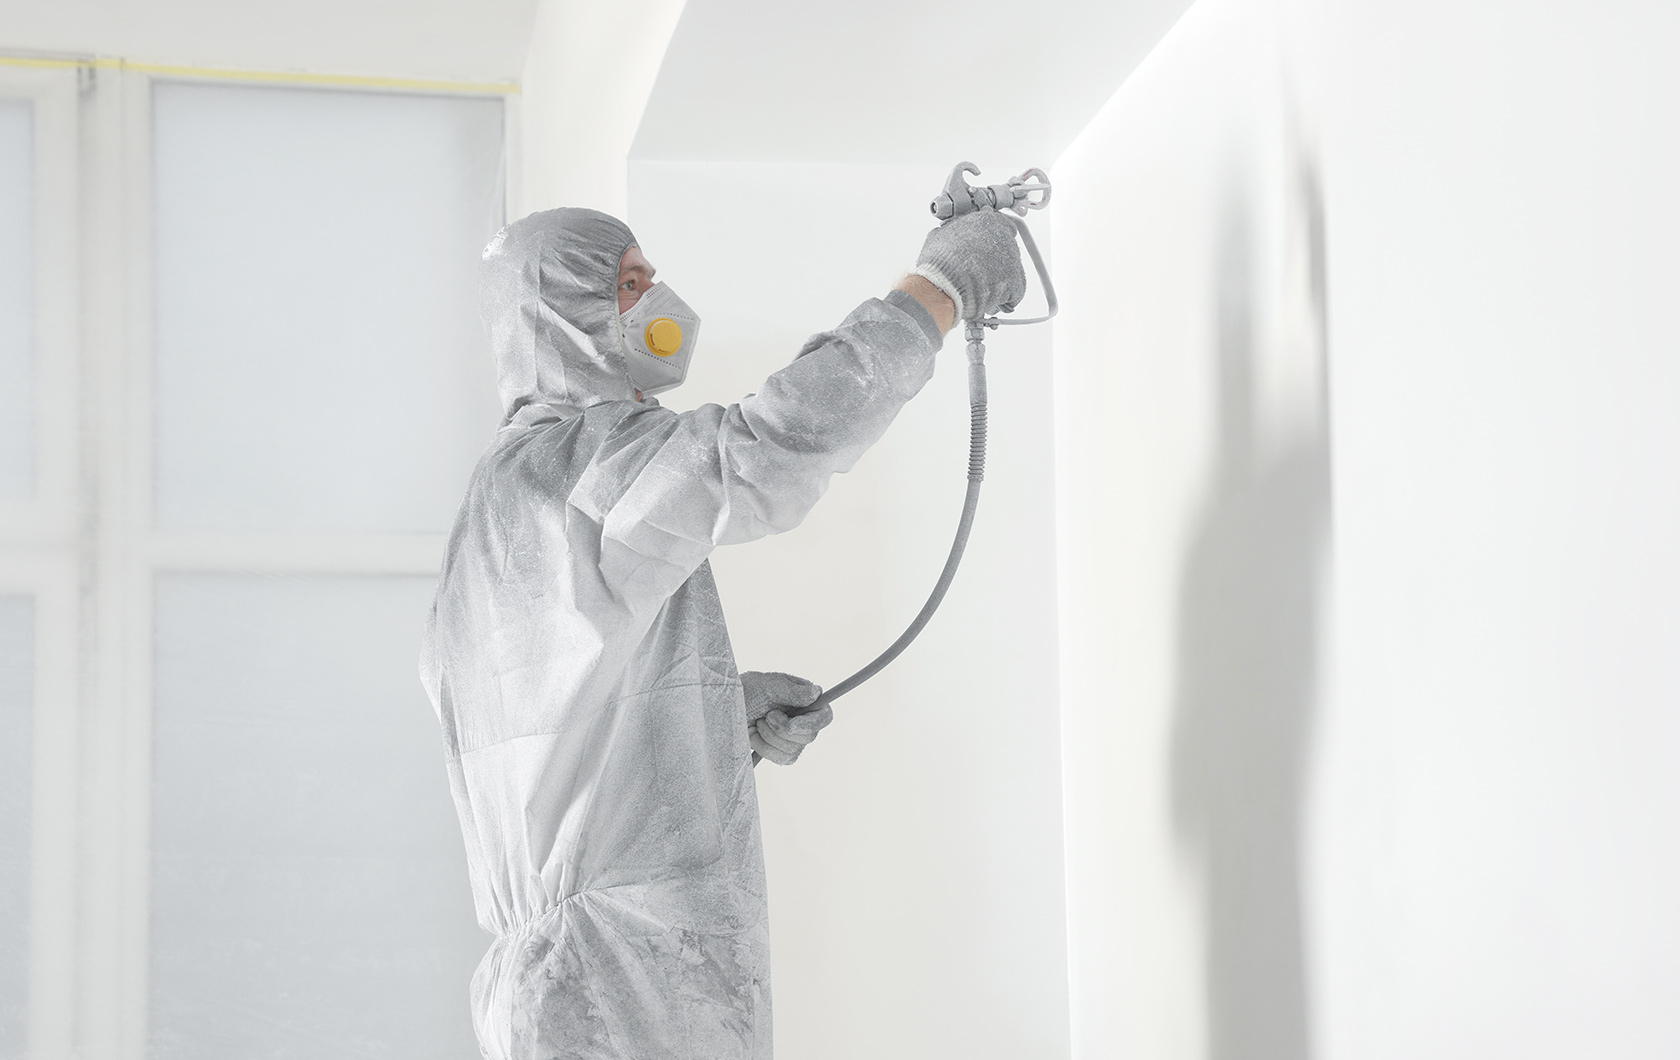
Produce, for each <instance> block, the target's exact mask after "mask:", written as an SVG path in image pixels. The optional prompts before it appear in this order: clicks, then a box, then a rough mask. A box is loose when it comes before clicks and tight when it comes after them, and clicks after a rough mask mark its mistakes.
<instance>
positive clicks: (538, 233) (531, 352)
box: [479, 208, 636, 426]
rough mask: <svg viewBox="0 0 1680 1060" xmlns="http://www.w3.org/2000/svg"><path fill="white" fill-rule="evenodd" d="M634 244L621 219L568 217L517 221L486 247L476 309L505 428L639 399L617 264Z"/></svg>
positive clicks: (556, 214)
mask: <svg viewBox="0 0 1680 1060" xmlns="http://www.w3.org/2000/svg"><path fill="white" fill-rule="evenodd" d="M635 242H636V237H635V235H633V234H632V233H631V231H630V228H629V226H628V225H626V224H625V223H624V222H623V221H620V220H618V219H617V218H616V217H611V216H609V215H607V214H604V213H599V212H597V211H595V210H581V209H572V208H563V209H559V210H544V211H543V212H541V213H534V214H532V215H531V216H529V217H526V218H523V219H521V220H518V221H515V222H513V223H512V224H510V225H508V226H507V227H506V228H503V229H502V230H501V231H500V232H498V233H496V236H495V238H494V239H492V240H490V244H489V245H488V246H486V247H485V248H484V261H483V265H482V266H481V269H480V274H479V275H480V279H479V308H480V312H481V314H482V316H483V319H484V326H485V328H486V329H487V330H488V331H489V333H490V345H491V348H492V350H493V351H494V352H495V355H496V389H497V391H498V393H499V394H500V395H501V399H502V424H503V425H504V426H506V425H507V424H509V423H512V422H514V421H515V419H516V418H517V419H518V420H520V421H521V422H525V421H531V422H535V420H537V419H544V418H550V417H551V416H552V415H568V414H570V413H571V412H577V411H581V410H583V409H586V408H588V407H590V406H591V405H598V404H600V403H602V402H604V401H633V400H635V391H634V388H633V387H632V386H631V384H630V376H629V373H628V372H627V371H626V369H625V365H624V353H623V346H622V344H621V341H620V338H619V331H618V293H617V288H618V265H619V262H620V261H621V260H622V259H623V257H624V252H625V251H626V250H628V249H629V248H630V247H631V246H633V245H635ZM555 406H558V409H556V410H555V411H554V412H553V413H548V412H547V411H546V410H547V408H553V407H555ZM522 410H525V411H522Z"/></svg>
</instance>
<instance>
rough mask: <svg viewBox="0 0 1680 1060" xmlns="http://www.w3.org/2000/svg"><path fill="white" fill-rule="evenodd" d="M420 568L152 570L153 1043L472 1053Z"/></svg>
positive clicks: (402, 1054) (175, 1056)
mask: <svg viewBox="0 0 1680 1060" xmlns="http://www.w3.org/2000/svg"><path fill="white" fill-rule="evenodd" d="M431 592H432V581H431V579H429V578H395V577H393V578H381V577H319V578H304V579H290V580H280V579H265V578H260V577H254V576H245V575H170V576H166V577H162V578H160V579H159V580H158V592H157V605H156V606H157V626H156V637H157V663H156V667H157V669H156V700H155V706H154V710H155V728H154V740H155V745H154V747H155V750H154V756H155V757H154V780H153V785H154V787H153V804H152V820H153V823H152V927H151V941H152V975H151V990H152V995H151V1043H150V1053H151V1056H152V1057H154V1058H157V1060H247V1058H249V1060H256V1058H261V1060H290V1058H296V1060H330V1058H336V1057H346V1058H349V1057H355V1058H358V1060H361V1058H367V1057H391V1058H401V1060H427V1058H432V1057H436V1058H439V1060H442V1058H449V1060H457V1058H460V1057H469V1056H477V1055H478V1047H477V1045H476V1044H475V1043H474V1040H473V1035H472V1025H471V1016H470V1010H469V1005H468V1001H467V986H468V983H469V981H470V980H471V976H472V971H473V968H474V967H475V965H476V964H477V961H478V959H479V958H480V957H481V956H482V955H483V953H484V951H485V949H486V948H487V946H488V942H489V938H488V936H486V935H484V934H483V933H482V932H480V931H479V929H478V927H477V925H476V924H475V923H474V917H473V908H472V895H471V891H470V889H469V887H468V883H467V874H466V855H465V853H464V850H463V847H462V841H461V833H460V830H459V827H458V825H457V824H456V820H455V812H454V808H453V804H452V803H451V801H450V798H449V786H448V781H447V779H446V775H445V772H444V763H443V741H442V739H441V737H440V735H439V731H438V725H437V720H436V717H435V716H434V715H433V713H432V709H431V706H430V704H429V703H428V702H427V700H426V695H425V692H424V691H423V690H422V689H421V687H420V681H419V677H418V676H417V673H416V670H417V667H416V663H415V659H416V656H417V653H418V645H419V638H420V626H421V621H422V618H423V616H424V615H425V613H426V609H427V606H428V605H429V602H430V598H431Z"/></svg>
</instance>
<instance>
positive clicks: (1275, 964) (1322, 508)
mask: <svg viewBox="0 0 1680 1060" xmlns="http://www.w3.org/2000/svg"><path fill="white" fill-rule="evenodd" d="M1293 156H1294V157H1291V158H1289V159H1288V164H1289V165H1290V172H1289V174H1288V176H1289V181H1288V184H1287V185H1286V187H1285V188H1284V191H1285V201H1286V213H1285V218H1286V224H1285V229H1286V230H1285V231H1284V232H1283V243H1284V246H1286V247H1289V246H1293V247H1296V248H1298V249H1299V251H1300V253H1301V254H1302V255H1303V256H1304V259H1305V260H1304V261H1303V262H1300V263H1299V265H1300V267H1299V268H1297V269H1296V270H1295V272H1294V281H1295V282H1293V283H1291V282H1290V278H1291V272H1290V270H1289V269H1288V267H1287V266H1286V267H1285V268H1284V270H1283V276H1284V283H1283V284H1282V286H1281V288H1279V287H1264V288H1262V287H1260V286H1259V284H1258V282H1257V281H1258V280H1259V279H1260V278H1263V277H1265V276H1268V275H1271V274H1270V273H1268V272H1267V271H1266V270H1265V269H1263V268H1260V267H1259V258H1258V255H1257V253H1256V250H1255V243H1256V240H1255V236H1254V231H1255V229H1256V227H1257V225H1256V218H1255V217H1254V214H1253V207H1252V206H1251V205H1250V203H1249V202H1248V201H1247V200H1246V199H1245V198H1244V196H1243V194H1242V193H1241V191H1240V190H1239V189H1240V188H1241V185H1240V184H1239V183H1237V182H1235V181H1233V182H1232V183H1231V184H1230V185H1229V186H1228V192H1227V195H1226V202H1225V208H1224V211H1223V214H1224V216H1223V219H1222V223H1221V224H1220V225H1219V228H1218V234H1217V238H1218V240H1219V245H1218V246H1217V247H1216V248H1215V254H1214V260H1215V261H1216V263H1217V265H1216V268H1217V275H1216V276H1215V277H1214V281H1215V288H1216V291H1217V306H1216V309H1217V312H1218V328H1217V332H1216V334H1217V341H1218V350H1217V355H1218V409H1217V412H1218V424H1217V428H1218V431H1219V437H1218V444H1217V447H1216V449H1215V454H1216V455H1215V462H1214V464H1213V466H1212V469H1211V471H1210V473H1209V478H1208V484H1207V487H1206V491H1205V494H1204V496H1203V498H1202V499H1201V501H1200V503H1199V504H1198V506H1197V507H1196V508H1195V509H1194V514H1193V516H1192V519H1191V523H1190V531H1189V533H1190V538H1189V542H1188V548H1187V550H1186V553H1185V560H1184V569H1183V571H1182V574H1181V580H1180V584H1179V628H1178V662H1177V667H1178V669H1177V686H1176V688H1177V702H1176V704H1175V712H1174V718H1173V735H1172V740H1173V744H1172V798H1173V815H1174V825H1175V828H1176V831H1177V834H1178V837H1179V841H1180V842H1181V844H1182V848H1183V850H1184V851H1185V852H1186V854H1187V856H1188V858H1189V859H1190V863H1191V864H1192V865H1193V866H1195V868H1196V869H1197V870H1199V874H1200V876H1201V880H1202V895H1201V900H1202V902H1203V906H1204V908H1203V925H1204V929H1205V931H1206V936H1205V938H1206V952H1205V954H1204V966H1203V967H1204V975H1205V989H1206V997H1205V1001H1206V1011H1207V1020H1208V1027H1207V1043H1208V1049H1207V1055H1208V1057H1210V1058H1211V1060H1305V1058H1307V1057H1308V1056H1309V1055H1310V1052H1311V1042H1310V1037H1309V1030H1308V1028H1309V1020H1308V1006H1309V1003H1310V999H1309V998H1308V996H1307V986H1306V975H1305V968H1304V964H1303V949H1304V940H1303V937H1302V895H1301V873H1302V867H1301V831H1302V818H1303V810H1304V807H1303V804H1302V803H1303V793H1304V787H1305V778H1306V776H1307V767H1308V754H1309V750H1310V747H1311V739H1312V730H1313V725H1314V713H1315V704H1316V700H1317V695H1318V691H1319V690H1318V688H1317V684H1318V673H1319V660H1318V653H1319V650H1320V627H1321V616H1320V614H1319V611H1320V606H1321V605H1320V601H1321V599H1322V595H1323V594H1322V593H1321V591H1320V581H1321V579H1322V578H1323V577H1324V569H1325V568H1324V566H1323V562H1322V561H1323V556H1324V550H1325V548H1326V546H1327V544H1328V538H1329V488H1330V487H1329V472H1330V449H1329V436H1328V423H1327V417H1326V415H1325V406H1324V398H1323V395H1324V394H1325V393H1326V390H1325V381H1326V380H1325V339H1324V336H1325V334H1326V332H1325V308H1326V306H1325V282H1324V231H1323V212H1322V200H1321V196H1320V194H1319V184H1318V174H1317V170H1316V165H1315V163H1314V161H1313V159H1312V156H1311V155H1310V154H1309V153H1308V152H1305V151H1296V152H1293ZM1286 256H1287V255H1286ZM1257 290H1265V291H1268V292H1271V291H1280V292H1281V302H1282V304H1280V305H1278V306H1276V307H1275V308H1276V309H1277V310H1278V316H1277V319H1280V320H1284V321H1288V320H1291V319H1295V320H1299V321H1301V323H1302V324H1303V326H1302V327H1299V328H1297V329H1296V330H1295V332H1294V333H1293V334H1291V332H1290V331H1289V329H1288V328H1281V329H1278V330H1277V331H1275V332H1273V334H1276V335H1278V336H1279V341H1278V342H1277V343H1276V344H1268V343H1267V342H1266V341H1265V339H1264V336H1263V334H1262V332H1261V327H1260V321H1261V320H1262V317H1263V315H1262V314H1258V313H1256V311H1255V304H1254V299H1255V297H1256V291H1257ZM1296 303H1304V304H1296ZM1291 343H1293V344H1295V348H1294V349H1290V348H1289V346H1290V344H1291ZM1262 356H1265V357H1277V356H1282V357H1284V358H1286V359H1287V358H1289V357H1294V358H1295V359H1296V360H1295V363H1297V364H1300V365H1304V366H1307V372H1308V374H1310V375H1312V376H1315V378H1311V379H1309V380H1307V382H1308V384H1310V385H1309V386H1308V389H1312V387H1314V386H1316V389H1315V390H1312V393H1313V395H1314V399H1313V401H1312V402H1311V403H1310V404H1308V405H1307V406H1305V407H1304V409H1303V410H1302V414H1298V415H1297V416H1295V417H1294V420H1293V421H1285V422H1281V423H1278V422H1273V421H1274V420H1275V419H1276V418H1275V417H1267V416H1266V415H1264V411H1265V410H1264V409H1263V408H1262V407H1261V405H1260V403H1259V401H1258V400H1257V394H1258V393H1260V392H1261V389H1260V387H1259V386H1258V385H1257V384H1258V383H1259V382H1260V376H1261V372H1262V370H1263V369H1264V367H1265V366H1264V365H1262V364H1261V362H1260V361H1259V358H1260V357H1262Z"/></svg>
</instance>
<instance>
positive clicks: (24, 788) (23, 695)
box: [0, 596, 35, 1060]
mask: <svg viewBox="0 0 1680 1060" xmlns="http://www.w3.org/2000/svg"><path fill="white" fill-rule="evenodd" d="M34 642H35V615H34V601H33V600H31V599H30V598H29V597H27V596H0V1057H3V1058H5V1060H11V1058H12V1057H22V1056H23V1055H24V1050H25V1048H26V1047H27V1045H28V1030H29V1028H28V1024H27V1023H26V1021H25V1017H26V1015H27V1013H26V1009H25V1006H26V1005H27V1003H28V1000H29V832H30V829H29V814H30V807H31V804H32V801H33V800H31V799H30V797H29V796H30V784H31V782H32V778H33V776H34V770H33V769H32V768H31V763H30V754H29V751H30V739H31V737H30V734H31V731H32V730H33V726H32V725H31V724H30V719H31V715H32V714H33V713H34V708H35V693H34V687H33V686H34V679H35V643H34Z"/></svg>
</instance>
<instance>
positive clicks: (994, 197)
mask: <svg viewBox="0 0 1680 1060" xmlns="http://www.w3.org/2000/svg"><path fill="white" fill-rule="evenodd" d="M979 172H980V170H979V168H978V167H977V166H975V165H974V164H973V163H971V162H963V163H961V164H959V165H958V166H957V167H956V169H954V170H952V171H951V178H950V180H949V181H948V182H947V183H946V189H945V191H944V192H942V193H941V194H940V196H939V197H938V198H937V199H935V200H934V202H933V212H934V215H935V216H938V217H940V218H941V219H943V220H948V219H950V218H951V217H954V216H960V215H961V214H964V213H968V212H971V211H973V210H983V209H998V210H999V211H1000V212H1001V211H1002V209H1013V210H1015V212H1016V213H1020V214H1024V213H1025V212H1026V210H1027V209H1038V208H1040V207H1042V206H1043V205H1044V203H1045V201H1046V200H1048V199H1049V197H1050V180H1049V178H1048V177H1046V176H1045V175H1044V173H1043V171H1042V170H1037V169H1029V170H1027V172H1026V173H1023V174H1022V175H1021V176H1019V177H1016V178H1015V179H1014V180H1012V181H1011V182H1010V183H1009V184H1000V185H994V186H993V187H990V188H970V187H968V184H967V181H966V180H964V178H963V174H964V173H979ZM1029 176H1030V177H1036V178H1037V182H1036V183H1033V184H1027V183H1026V179H1027V178H1028V177H1029ZM964 189H966V191H964ZM1031 192H1042V193H1043V196H1042V197H1041V198H1040V199H1038V200H1035V201H1029V200H1028V198H1027V196H1028V194H1029V193H1031ZM1011 196H1012V198H1011ZM953 202H954V203H956V206H955V207H954V208H953V207H952V203H953ZM942 208H943V210H942ZM1006 216H1007V215H1006ZM1008 220H1010V221H1011V222H1013V223H1014V225H1015V228H1016V230H1017V231H1018V232H1019V233H1020V236H1021V242H1022V243H1023V244H1024V245H1025V246H1026V248H1027V254H1028V256H1029V257H1031V258H1032V263H1033V268H1035V269H1036V270H1038V281H1039V283H1040V284H1042V285H1043V287H1044V302H1045V305H1046V307H1047V308H1046V312H1045V314H1044V315H1043V316H1040V317H1032V318H1029V319H1027V320H1003V319H1001V318H999V317H997V316H995V315H994V316H990V317H986V318H984V319H981V320H970V321H968V322H967V323H966V324H965V325H964V329H963V335H964V338H966V339H967V340H968V424H969V426H968V493H967V495H966V496H965V497H964V498H963V509H962V518H961V519H959V520H958V521H957V537H956V540H955V541H953V542H952V543H951V554H950V555H949V556H948V557H946V559H945V569H944V570H942V571H940V573H939V581H938V582H936V583H935V584H934V586H933V592H932V593H930V594H928V599H927V603H925V604H923V605H922V609H921V611H920V612H919V613H917V615H916V618H915V620H914V621H912V622H911V623H910V626H909V628H908V629H906V630H905V631H904V633H903V634H902V635H901V636H900V637H899V638H898V639H897V640H895V641H893V643H892V646H891V647H889V648H888V649H887V650H886V651H884V652H882V653H881V654H880V655H878V656H876V658H875V660H874V661H873V662H871V663H870V664H869V665H868V666H865V667H864V668H863V669H861V670H859V671H858V672H857V673H855V674H853V675H852V676H850V677H848V678H846V679H845V680H844V681H841V682H840V683H839V684H837V685H835V686H834V687H832V688H830V689H828V690H827V691H825V692H823V694H822V695H821V696H820V697H818V699H817V701H816V702H815V703H813V704H812V705H811V706H810V707H809V708H807V709H810V710H816V709H819V708H821V707H822V706H824V705H826V704H829V703H832V702H834V701H835V700H836V699H839V698H840V697H841V696H843V695H845V694H846V693H847V692H850V691H851V690H852V689H854V688H856V687H857V686H858V685H861V684H863V683H864V682H865V681H867V680H869V679H870V678H871V677H874V676H875V675H876V674H878V673H880V672H881V670H882V669H884V668H885V667H886V665H887V664H888V663H890V662H892V661H893V660H894V659H896V658H898V657H899V655H900V654H902V653H903V651H904V649H905V648H908V647H909V646H910V642H911V641H913V640H915V639H916V637H917V635H918V634H920V633H921V632H922V628H923V627H924V626H926V625H927V624H928V620H929V619H931V618H932V617H933V613H934V612H935V611H937V610H939V604H940V602H941V601H942V600H944V599H945V593H946V591H947V590H949V589H950V588H951V582H952V581H953V580H954V579H955V578H956V576H957V566H958V565H959V564H961V563H962V556H963V549H964V548H966V547H967V546H968V533H969V531H970V530H971V529H972V528H973V526H974V512H975V509H977V508H978V507H979V506H980V483H981V480H983V479H984V478H985V477H986V341H985V337H986V329H987V328H996V327H1000V326H1003V325H1013V324H1039V323H1043V322H1044V321H1046V320H1049V319H1050V318H1051V317H1053V316H1055V315H1056V309H1057V305H1056V288H1055V286H1054V285H1053V284H1052V283H1051V282H1050V270H1049V269H1047V268H1046V267H1045V265H1044V258H1043V256H1042V255H1041V254H1039V252H1038V244H1037V243H1035V242H1033V237H1032V231H1031V229H1029V228H1028V227H1027V225H1026V222H1025V221H1022V220H1020V219H1019V218H1016V217H1009V218H1008Z"/></svg>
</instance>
